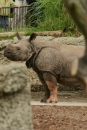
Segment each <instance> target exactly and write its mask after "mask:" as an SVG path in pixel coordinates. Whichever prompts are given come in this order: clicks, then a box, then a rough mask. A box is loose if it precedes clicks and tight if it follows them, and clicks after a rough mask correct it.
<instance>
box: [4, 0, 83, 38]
mask: <svg viewBox="0 0 87 130" xmlns="http://www.w3.org/2000/svg"><path fill="white" fill-rule="evenodd" d="M30 12H31V13H30ZM30 14H31V15H30ZM26 18H27V26H26V27H25V28H24V29H23V30H22V31H24V32H25V33H26V35H29V34H31V33H32V32H35V31H37V32H38V31H54V30H55V31H56V30H63V32H64V33H65V35H66V36H68V35H69V36H79V35H80V34H81V33H80V31H79V30H78V28H77V27H76V25H75V24H74V22H73V21H72V19H71V17H70V16H69V15H68V13H67V11H65V9H64V5H63V3H62V1H61V0H52V1H51V0H38V1H37V2H34V3H33V4H31V8H29V9H28V13H27V15H26ZM4 31H5V30H2V31H1V32H4ZM14 31H20V30H14Z"/></svg>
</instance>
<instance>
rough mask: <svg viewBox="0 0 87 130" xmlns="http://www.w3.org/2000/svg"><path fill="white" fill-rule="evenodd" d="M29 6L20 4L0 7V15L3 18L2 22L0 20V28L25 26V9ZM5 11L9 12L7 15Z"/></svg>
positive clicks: (7, 28)
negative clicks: (18, 5)
mask: <svg viewBox="0 0 87 130" xmlns="http://www.w3.org/2000/svg"><path fill="white" fill-rule="evenodd" d="M28 8H29V5H27V6H20V8H18V7H15V6H14V7H11V6H10V7H7V6H6V7H4V6H3V7H2V8H1V9H0V16H1V18H2V19H4V22H2V21H1V20H0V30H3V29H5V31H6V30H13V29H16V30H17V29H23V28H24V27H25V26H26V20H27V19H26V15H27V13H28V11H27V9H28ZM7 12H9V15H7ZM5 16H7V17H8V19H5Z"/></svg>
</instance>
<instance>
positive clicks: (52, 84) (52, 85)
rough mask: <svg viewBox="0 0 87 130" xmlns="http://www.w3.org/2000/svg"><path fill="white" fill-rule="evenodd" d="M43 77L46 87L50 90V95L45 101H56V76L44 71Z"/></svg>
mask: <svg viewBox="0 0 87 130" xmlns="http://www.w3.org/2000/svg"><path fill="white" fill-rule="evenodd" d="M43 78H44V80H45V82H46V84H47V86H48V89H49V91H50V97H49V98H48V99H47V100H46V102H47V103H52V102H54V103H57V102H58V98H57V88H58V86H57V80H56V77H55V76H53V75H52V74H50V73H44V74H43Z"/></svg>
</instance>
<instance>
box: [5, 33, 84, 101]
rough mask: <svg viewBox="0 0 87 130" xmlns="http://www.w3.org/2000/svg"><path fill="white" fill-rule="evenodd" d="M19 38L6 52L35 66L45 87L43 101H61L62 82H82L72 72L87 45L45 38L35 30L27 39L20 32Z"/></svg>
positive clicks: (12, 58)
mask: <svg viewBox="0 0 87 130" xmlns="http://www.w3.org/2000/svg"><path fill="white" fill-rule="evenodd" d="M17 36H18V38H19V42H18V43H17V44H10V45H8V46H7V47H6V49H5V51H4V56H5V57H7V58H8V59H10V60H12V61H26V66H27V67H28V68H31V67H32V68H33V70H34V71H35V72H36V73H37V75H38V77H39V79H40V81H41V83H42V85H43V86H44V89H45V96H44V97H43V99H42V100H41V101H42V102H47V103H51V102H55V103H56V102H58V98H57V89H58V84H61V85H63V86H67V87H68V86H69V87H70V86H72V87H73V86H75V87H76V86H78V85H81V83H79V81H78V80H77V79H76V78H74V77H72V76H71V73H70V68H71V65H72V61H73V60H74V59H75V58H79V57H82V56H83V54H84V50H85V47H84V46H74V45H65V44H60V43H57V42H53V41H42V40H38V39H37V38H36V34H35V33H32V34H31V36H30V37H29V39H24V38H22V37H21V36H20V34H18V33H17Z"/></svg>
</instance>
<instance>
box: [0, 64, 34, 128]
mask: <svg viewBox="0 0 87 130" xmlns="http://www.w3.org/2000/svg"><path fill="white" fill-rule="evenodd" d="M19 90H22V91H19ZM2 92H4V94H2V96H1V97H0V130H33V124H32V110H31V106H30V85H29V84H27V72H26V67H25V66H24V64H20V63H18V64H17V63H14V64H13V63H11V64H9V65H5V66H0V93H2Z"/></svg>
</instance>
